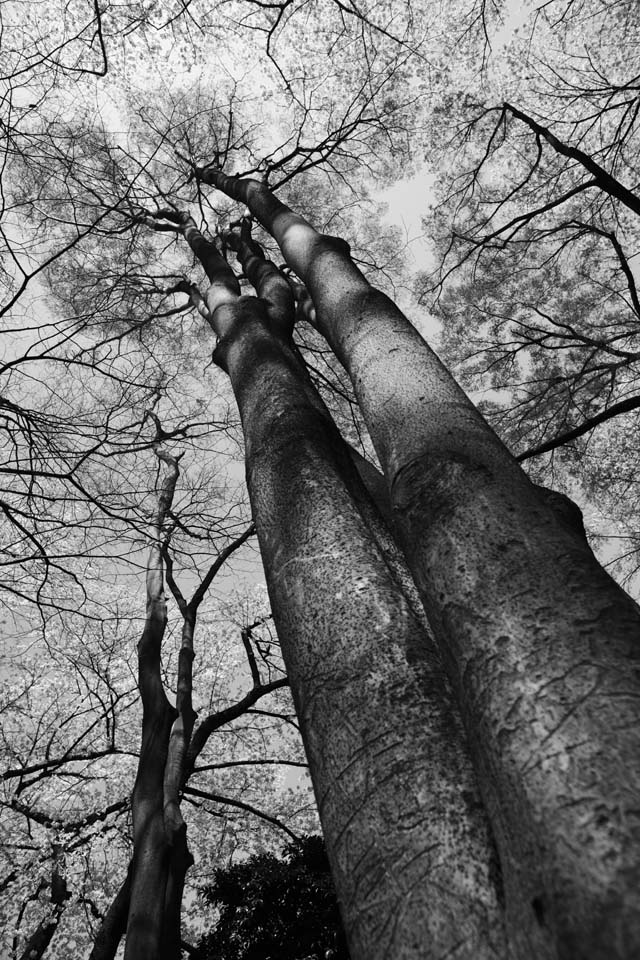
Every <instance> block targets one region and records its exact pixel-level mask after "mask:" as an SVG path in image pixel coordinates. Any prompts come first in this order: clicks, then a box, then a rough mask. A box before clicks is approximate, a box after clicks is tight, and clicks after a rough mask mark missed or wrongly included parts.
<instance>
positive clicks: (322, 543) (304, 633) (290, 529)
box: [207, 256, 507, 960]
mask: <svg viewBox="0 0 640 960" xmlns="http://www.w3.org/2000/svg"><path fill="white" fill-rule="evenodd" d="M225 266H226V265H225ZM243 266H244V269H245V272H246V273H247V275H248V276H249V277H250V279H251V280H252V282H253V283H254V284H257V287H258V290H257V292H258V294H259V295H261V299H260V300H257V299H251V298H248V297H242V298H238V297H237V295H234V294H233V293H229V292H227V294H224V293H222V292H221V289H222V288H221V286H220V285H219V284H213V285H212V286H213V289H212V290H210V291H209V293H208V295H207V302H208V304H209V307H210V309H211V314H212V325H213V327H214V329H215V330H216V332H217V334H218V336H219V337H220V342H219V345H218V347H217V349H216V353H215V355H214V356H215V359H216V360H217V362H218V363H220V364H221V365H222V366H223V368H224V369H226V370H227V371H228V373H229V375H230V378H231V382H232V386H233V389H234V393H235V395H236V399H237V402H238V406H239V409H240V414H241V418H242V424H243V430H244V435H245V442H246V465H247V482H248V487H249V493H250V497H251V502H252V506H253V511H254V518H255V521H256V526H257V529H258V536H259V540H260V547H261V552H262V557H263V561H264V565H265V571H266V577H267V583H268V587H269V593H270V597H271V602H272V608H273V613H274V619H275V622H276V626H277V629H278V636H279V638H280V642H281V646H282V651H283V656H284V658H285V663H286V665H287V671H288V674H289V679H290V684H291V688H292V691H293V696H294V700H295V703H296V709H297V712H298V716H299V719H300V724H301V730H302V735H303V739H304V742H305V747H306V751H307V756H308V759H309V764H310V770H311V775H312V779H313V783H314V789H315V793H316V797H317V800H318V806H319V811H320V817H321V820H322V826H323V831H324V834H325V838H326V843H327V849H328V852H329V857H330V860H331V863H332V870H333V874H334V879H335V883H336V888H337V892H338V897H339V901H340V904H341V909H342V912H343V915H344V920H345V928H346V929H347V931H348V938H349V946H350V950H351V955H352V957H353V958H354V960H365V958H366V960H376V958H380V960H381V958H383V957H403V958H407V960H410V958H414V960H418V958H420V960H422V958H424V957H425V956H433V957H444V956H446V955H454V954H455V955H456V956H458V957H461V958H462V957H465V958H468V960H471V958H474V960H475V958H489V957H492V958H505V957H506V956H507V947H506V943H505V937H504V930H503V921H502V911H501V908H500V897H501V886H500V878H499V870H498V867H497V862H496V860H495V857H494V852H493V849H492V841H491V837H490V834H489V831H488V825H487V821H486V818H485V814H484V811H483V809H482V804H481V802H480V799H479V794H478V790H477V787H476V783H475V777H474V774H473V772H472V769H471V764H470V761H469V758H468V756H467V752H466V745H465V738H464V734H463V732H462V730H461V725H460V721H459V719H458V714H457V710H456V709H455V707H454V704H453V702H452V699H451V692H450V686H449V683H448V681H447V679H446V676H445V674H444V671H443V668H442V665H441V662H440V658H439V656H438V653H437V651H436V649H435V646H434V645H433V643H432V641H431V639H430V637H429V636H428V635H427V634H426V632H425V630H424V627H423V626H422V624H421V623H420V622H419V621H418V620H417V619H416V617H415V616H414V615H413V613H412V611H411V608H410V606H409V603H408V602H407V600H406V598H405V596H404V593H403V591H401V590H399V589H398V584H397V581H396V579H395V578H394V576H393V574H392V572H391V570H390V569H389V566H388V564H387V562H386V560H385V557H384V556H383V553H382V552H381V550H380V549H379V547H378V545H377V543H376V542H375V540H374V538H373V537H372V535H371V530H370V527H369V524H368V521H367V519H366V518H367V517H368V516H370V514H371V511H372V510H374V507H373V504H372V503H371V501H370V500H369V499H368V496H367V494H366V492H365V490H364V488H363V487H362V485H361V483H360V480H359V478H358V475H357V472H356V470H355V468H354V466H353V463H352V461H351V458H350V455H349V452H348V450H347V448H346V445H345V444H344V442H343V440H342V438H341V437H340V435H339V433H338V431H337V429H336V427H335V425H334V424H333V422H332V420H331V418H330V417H329V415H328V413H327V411H326V409H325V407H324V405H323V404H322V401H321V400H320V398H319V396H318V395H317V393H316V392H315V390H314V389H313V387H312V385H311V383H310V382H309V380H308V378H307V377H306V374H305V372H304V370H303V369H302V367H301V364H300V362H299V358H298V356H297V355H296V353H295V350H294V349H293V347H292V345H291V343H290V341H289V330H290V326H291V320H292V317H291V316H287V308H286V303H287V295H286V293H285V292H284V291H283V290H282V289H277V284H276V283H275V278H274V275H273V273H269V271H266V275H265V270H264V268H263V267H262V266H261V265H259V264H254V265H253V266H254V267H255V268H256V269H255V271H253V270H252V268H251V266H252V265H251V263H249V258H248V256H245V258H244V259H243ZM258 267H260V270H258ZM221 269H222V268H221ZM227 269H228V268H227ZM272 270H273V268H272ZM207 272H208V273H209V276H210V277H211V275H212V274H214V275H215V271H214V270H213V269H212V267H211V263H210V262H209V269H208V270H207ZM267 279H268V280H269V281H273V286H268V287H267V286H266V280H267ZM291 312H292V304H291Z"/></svg>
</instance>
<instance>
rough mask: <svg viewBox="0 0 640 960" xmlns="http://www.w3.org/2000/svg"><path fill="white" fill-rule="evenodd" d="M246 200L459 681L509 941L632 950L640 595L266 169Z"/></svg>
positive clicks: (210, 173)
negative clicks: (341, 397)
mask: <svg viewBox="0 0 640 960" xmlns="http://www.w3.org/2000/svg"><path fill="white" fill-rule="evenodd" d="M201 177H202V179H204V180H206V181H207V182H209V183H212V184H214V185H215V186H217V187H219V188H220V189H222V190H224V191H225V192H226V193H228V194H229V196H232V197H236V198H237V199H239V200H241V201H242V202H243V203H245V204H247V205H248V206H249V208H250V210H251V212H252V213H253V214H254V215H255V216H256V217H257V219H259V220H260V222H261V223H262V224H263V226H264V227H265V228H266V229H267V230H268V231H269V232H270V233H271V234H272V235H273V236H274V237H275V239H276V240H277V242H278V244H279V245H280V248H281V250H282V252H283V254H284V256H285V259H286V260H287V263H288V264H289V265H290V266H291V267H292V268H293V269H294V270H295V272H296V273H297V274H298V276H299V277H300V278H301V279H302V280H303V281H304V283H305V284H306V286H307V289H308V291H309V293H310V295H311V297H312V299H313V302H314V304H315V308H316V312H317V318H316V322H317V326H318V329H319V330H320V331H321V332H322V333H323V334H324V336H325V337H326V339H327V340H328V342H329V344H330V345H331V347H332V349H333V350H334V352H335V353H336V355H337V357H338V358H339V359H340V360H341V362H342V363H343V364H344V366H345V367H346V369H347V370H348V372H349V374H350V376H351V379H352V381H353V384H354V388H355V391H356V395H357V397H358V400H359V403H360V406H361V409H362V412H363V415H364V417H365V420H366V422H367V425H368V427H369V430H370V433H371V436H372V439H373V441H374V444H375V446H376V450H377V453H378V456H379V458H380V462H381V464H382V466H383V469H384V473H385V476H386V479H387V484H388V489H389V493H390V499H391V504H392V508H393V513H394V517H395V523H396V528H397V530H398V534H399V538H400V542H401V544H402V547H403V549H404V552H405V555H406V557H407V560H408V561H409V565H410V567H411V569H412V571H413V573H414V576H415V579H416V583H417V585H418V587H419V589H420V593H421V596H422V598H423V602H424V604H425V608H426V610H427V613H428V616H429V620H430V622H431V623H432V624H433V626H434V628H435V631H436V635H437V638H438V640H439V643H440V647H441V650H442V652H443V656H444V658H445V661H446V664H447V667H448V670H449V674H450V676H451V678H452V680H453V684H454V687H455V690H456V693H457V696H458V701H459V703H460V707H461V711H462V714H463V717H464V720H465V725H466V728H467V732H468V736H469V740H470V743H471V747H472V751H473V755H474V759H475V763H476V769H477V771H478V774H479V777H480V781H481V784H482V789H483V794H484V800H485V804H486V808H487V810H488V811H489V814H490V817H491V820H492V823H493V826H494V831H495V834H496V838H497V842H498V846H499V850H500V858H501V864H502V869H503V873H504V877H505V888H506V891H507V909H508V915H509V921H510V929H511V932H512V936H513V937H514V939H515V940H516V941H517V943H518V952H519V954H520V955H521V956H522V957H536V958H540V957H548V958H552V957H561V958H564V960H613V958H625V960H631V958H635V957H637V956H640V909H639V907H638V889H640V816H639V814H638V796H639V795H640V669H639V664H638V657H639V654H640V643H639V636H640V612H639V611H638V608H637V606H636V605H635V604H634V603H633V602H632V601H631V600H630V599H629V597H628V596H627V595H626V594H625V593H624V592H623V591H622V590H621V589H620V588H619V587H618V586H617V585H616V584H615V583H614V582H613V580H612V579H611V578H610V577H609V576H608V575H607V574H606V573H605V572H604V570H603V569H602V568H601V567H600V566H599V564H598V563H597V562H596V560H595V558H594V557H593V554H592V553H591V550H590V549H589V547H588V545H587V544H586V542H585V540H584V537H583V536H582V535H581V534H580V532H579V531H577V530H574V529H572V527H571V526H570V525H569V524H567V523H564V522H563V521H562V520H561V519H559V518H558V516H557V515H556V513H555V512H554V510H553V509H552V507H551V506H550V504H549V503H548V502H547V500H546V498H545V497H543V495H542V494H541V492H540V491H539V490H538V489H537V488H536V487H535V486H534V485H533V484H532V483H531V482H530V481H529V480H528V479H527V477H526V475H525V474H524V473H523V472H522V471H521V469H520V467H519V466H518V465H517V463H516V462H515V460H514V459H513V457H512V456H511V455H510V454H509V452H508V451H507V450H506V449H505V448H504V446H503V445H502V444H501V443H500V441H499V440H498V438H497V437H496V436H495V434H494V433H493V432H492V431H491V429H490V428H489V426H488V425H487V424H486V422H485V421H484V420H483V418H482V417H481V416H480V414H479V413H478V412H477V411H476V410H475V408H474V407H473V405H472V404H471V402H470V401H469V400H468V398H467V397H466V396H465V395H464V393H463V392H462V391H461V390H460V388H459V387H458V386H457V384H456V383H455V381H454V380H453V378H452V377H451V376H450V374H449V373H448V371H447V370H446V369H445V368H444V366H443V365H442V364H441V363H440V361H439V360H438V358H437V357H436V356H435V354H434V353H433V352H432V351H431V350H430V348H429V347H428V346H427V344H426V343H425V342H424V340H422V338H421V337H420V336H419V334H418V333H417V331H416V330H415V329H414V328H413V327H412V326H411V325H410V324H409V322H408V321H407V320H406V318H405V317H404V316H403V315H402V313H401V312H400V311H399V310H398V309H397V307H396V306H395V305H394V304H393V303H392V302H391V301H389V299H388V298H387V297H385V296H384V295H383V294H382V293H380V292H379V291H377V290H375V289H374V288H373V287H371V286H370V284H369V283H368V282H367V281H366V280H365V278H364V277H363V276H362V274H361V273H360V272H359V271H358V269H357V268H356V267H355V265H354V264H353V263H352V262H351V260H350V258H349V256H348V254H347V253H346V251H345V245H344V244H340V243H336V241H335V239H334V238H330V237H325V236H323V235H321V234H318V233H317V232H316V231H315V230H314V229H313V228H312V227H311V226H310V225H309V224H308V223H307V222H306V221H304V220H303V219H302V218H301V217H299V216H297V215H295V214H294V213H292V212H291V211H290V210H289V209H288V208H287V207H286V206H284V205H283V204H282V203H280V202H279V201H278V200H277V199H276V198H275V197H273V195H271V194H270V193H269V191H268V190H267V189H266V188H265V187H264V185H263V184H261V183H258V182H257V181H243V180H237V179H233V178H228V177H226V176H225V175H224V174H221V173H219V172H216V171H214V170H206V171H204V173H201Z"/></svg>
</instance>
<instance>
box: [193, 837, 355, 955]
mask: <svg viewBox="0 0 640 960" xmlns="http://www.w3.org/2000/svg"><path fill="white" fill-rule="evenodd" d="M205 897H206V898H207V900H209V901H210V902H212V903H213V904H215V905H216V906H217V907H218V909H219V910H220V916H219V919H218V922H217V925H216V929H215V930H214V932H213V933H211V934H210V935H209V936H207V937H206V938H205V939H204V941H203V943H202V944H201V949H202V952H203V957H204V958H205V960H214V958H215V960H270V958H273V960H275V958H278V960H330V958H331V960H348V956H349V954H348V951H347V946H346V941H345V936H344V931H343V929H342V923H341V921H340V914H339V911H338V904H337V902H336V897H335V892H334V889H333V882H332V880H331V873H330V871H329V862H328V860H327V855H326V852H325V849H324V843H323V840H322V838H321V837H319V836H307V837H301V838H300V840H299V842H298V843H296V844H290V845H289V846H288V848H287V851H286V853H285V855H284V857H276V856H274V855H273V854H261V855H258V856H252V857H249V858H248V859H247V860H244V861H242V862H240V863H235V864H233V865H232V866H231V867H229V868H227V869H218V870H216V872H215V878H214V882H213V884H212V885H211V886H210V887H207V889H206V890H205Z"/></svg>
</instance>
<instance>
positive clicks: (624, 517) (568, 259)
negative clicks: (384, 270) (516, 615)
mask: <svg viewBox="0 0 640 960" xmlns="http://www.w3.org/2000/svg"><path fill="white" fill-rule="evenodd" d="M637 33H638V22H637V17H636V16H635V14H634V11H633V10H631V8H628V7H627V6H626V5H624V4H615V5H611V6H610V7H609V8H608V9H607V10H606V11H605V9H604V8H603V7H602V6H601V5H599V4H598V3H585V4H580V5H578V4H564V3H552V4H545V5H542V6H541V7H540V9H539V10H538V11H537V13H536V14H535V15H533V14H532V16H531V17H530V18H529V20H528V21H525V23H524V25H523V26H522V29H521V33H520V34H519V35H518V34H517V33H516V34H514V35H513V36H512V37H511V39H510V42H509V43H507V44H506V48H505V49H504V50H503V53H504V57H503V61H502V67H503V71H502V76H501V78H500V79H499V80H498V78H497V77H496V76H495V75H494V76H493V77H487V78H486V79H485V82H484V84H483V85H482V86H481V87H480V89H479V91H478V96H474V97H468V96H465V97H464V98H459V99H458V100H457V102H456V103H455V104H453V102H452V104H451V105H452V108H453V110H454V111H455V117H456V126H457V134H458V135H456V136H455V137H454V138H453V141H452V142H451V143H450V144H449V145H448V146H445V145H444V143H443V142H442V140H443V138H441V144H440V150H441V158H440V159H441V160H444V161H445V162H444V164H443V166H442V168H441V169H442V172H443V190H442V193H441V196H442V197H443V204H442V206H441V208H440V210H439V212H438V214H437V219H438V220H439V221H440V224H439V232H440V235H441V241H442V242H441V246H440V256H441V269H440V270H439V276H438V277H436V278H435V279H433V278H432V280H430V281H425V283H424V284H423V286H422V293H423V296H424V297H425V299H426V297H427V296H428V294H427V290H426V287H428V286H430V287H431V288H432V292H435V293H436V294H437V307H436V309H437V310H438V313H439V315H440V317H441V319H442V321H443V332H444V337H443V348H444V351H445V356H446V358H447V359H448V360H449V361H450V362H451V363H453V364H455V366H456V369H457V370H458V371H459V374H460V376H461V377H463V379H464V383H465V385H466V386H467V387H468V388H469V389H471V390H472V391H476V390H477V391H483V392H484V394H485V399H484V400H483V410H484V412H485V413H486V415H487V416H488V417H489V418H490V420H491V422H492V424H494V425H495V427H496V428H497V429H498V430H499V431H500V433H501V435H502V436H503V437H504V439H505V440H506V442H507V443H508V444H509V445H510V446H511V447H512V448H513V449H514V451H515V452H516V453H517V454H518V456H519V457H520V458H521V460H526V461H527V463H528V465H529V469H530V470H532V471H533V473H534V475H535V476H536V477H538V478H540V479H543V480H544V478H547V479H548V480H549V481H550V482H551V483H553V484H563V485H564V488H565V489H566V490H568V491H572V490H573V491H576V490H580V489H582V491H583V493H582V496H583V497H586V498H587V503H588V504H589V512H590V514H591V520H592V522H591V524H590V526H591V528H592V531H593V528H594V526H595V527H596V529H597V528H598V527H599V528H600V530H601V532H602V534H603V535H604V536H605V537H606V535H607V532H608V533H610V534H611V533H613V535H614V537H615V538H620V535H622V537H623V538H625V539H628V537H629V534H631V536H632V537H633V531H634V530H635V526H636V523H635V518H636V511H637V499H636V497H635V493H634V491H633V486H632V485H631V484H630V483H629V476H630V474H631V472H632V471H633V466H632V465H631V464H630V463H629V450H628V445H627V444H626V442H625V438H626V435H627V433H628V432H629V431H630V430H633V429H634V427H635V422H636V416H637V414H636V413H635V412H634V411H637V409H638V402H639V401H638V390H637V374H636V364H637V352H638V351H637V343H636V334H635V330H636V326H637V313H638V295H637V290H636V282H635V277H634V268H633V257H634V251H635V249H636V247H637V213H638V209H639V207H638V199H637V195H636V193H634V189H635V186H634V185H635V184H636V183H637V165H636V156H637V77H636V74H637V72H638V64H637V60H636V56H635V52H634V47H633V40H632V38H634V37H637ZM503 42H504V41H503ZM621 51H624V55H623V56H621ZM505 60H506V61H507V63H508V65H509V66H508V67H507V69H506V70H505V69H504V61H505ZM509 67H510V68H511V69H509ZM494 71H495V72H497V66H496V67H494ZM525 74H527V76H526V81H527V82H526V83H525V82H524V81H523V76H524V75H525ZM505 75H506V76H505ZM452 101H453V98H452ZM452 146H455V149H456V160H457V162H458V165H457V167H456V169H455V175H454V176H449V174H448V173H447V172H445V170H446V168H450V166H451V165H450V163H449V162H448V161H447V160H445V157H450V153H449V151H450V148H451V147H452ZM445 183H446V187H445V186H444V184H445ZM436 229H438V227H437V226H436ZM612 528H613V530H612ZM625 535H626V536H625ZM615 548H617V549H616V552H620V548H619V547H617V545H615ZM613 549H614V548H612V543H611V541H610V542H609V543H608V544H607V543H605V545H604V548H603V551H602V552H603V555H605V556H606V557H607V559H608V560H610V559H611V554H612V552H613ZM627 549H628V550H629V551H630V553H631V556H630V559H629V562H627V563H626V564H624V565H621V567H620V568H619V569H620V572H621V573H626V574H629V573H633V569H634V566H636V564H637V558H634V556H633V555H634V553H635V546H634V544H633V543H628V544H627ZM632 586H633V585H632Z"/></svg>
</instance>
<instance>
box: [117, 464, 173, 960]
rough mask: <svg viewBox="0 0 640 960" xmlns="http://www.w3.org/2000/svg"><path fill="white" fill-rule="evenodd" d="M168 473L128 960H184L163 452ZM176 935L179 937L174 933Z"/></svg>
mask: <svg viewBox="0 0 640 960" xmlns="http://www.w3.org/2000/svg"><path fill="white" fill-rule="evenodd" d="M158 455H159V456H160V458H161V459H164V460H165V461H166V462H167V464H168V468H169V469H168V473H167V476H166V477H165V480H164V482H163V485H162V490H161V493H160V496H159V498H158V509H157V514H156V519H155V524H154V528H155V529H154V543H153V544H152V546H151V549H150V551H149V562H148V566H147V616H146V621H145V626H144V630H143V632H142V637H141V638H140V643H139V644H138V686H139V689H140V696H141V699H142V709H143V716H142V744H141V748H140V761H139V763H138V773H137V776H136V782H135V786H134V790H133V799H132V814H133V872H132V877H131V893H130V899H129V917H128V922H127V934H126V945H125V960H143V958H144V960H156V958H160V957H163V958H164V957H167V960H178V958H179V956H180V954H179V950H178V953H177V954H174V956H171V955H170V954H168V953H167V952H166V949H165V947H166V944H165V941H164V937H165V936H166V933H167V930H166V925H165V896H166V890H167V880H168V875H169V869H170V853H171V851H170V845H169V840H168V836H167V832H166V830H165V820H164V777H165V767H166V762H167V755H168V748H169V738H170V735H171V729H172V726H173V722H174V720H175V719H176V710H175V709H174V708H173V707H172V706H171V704H170V703H169V700H168V699H167V695H166V693H165V690H164V686H163V683H162V677H161V673H160V662H161V650H162V640H163V637H164V632H165V627H166V622H167V612H166V601H165V597H164V575H163V564H162V536H163V533H162V527H163V523H164V521H165V518H166V515H167V513H168V511H169V508H170V506H171V501H172V498H173V492H174V489H175V484H176V480H177V477H178V467H177V462H176V461H175V459H174V458H170V457H167V456H166V455H164V454H162V453H161V452H160V451H158ZM174 940H175V938H174ZM178 942H179V932H178Z"/></svg>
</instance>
